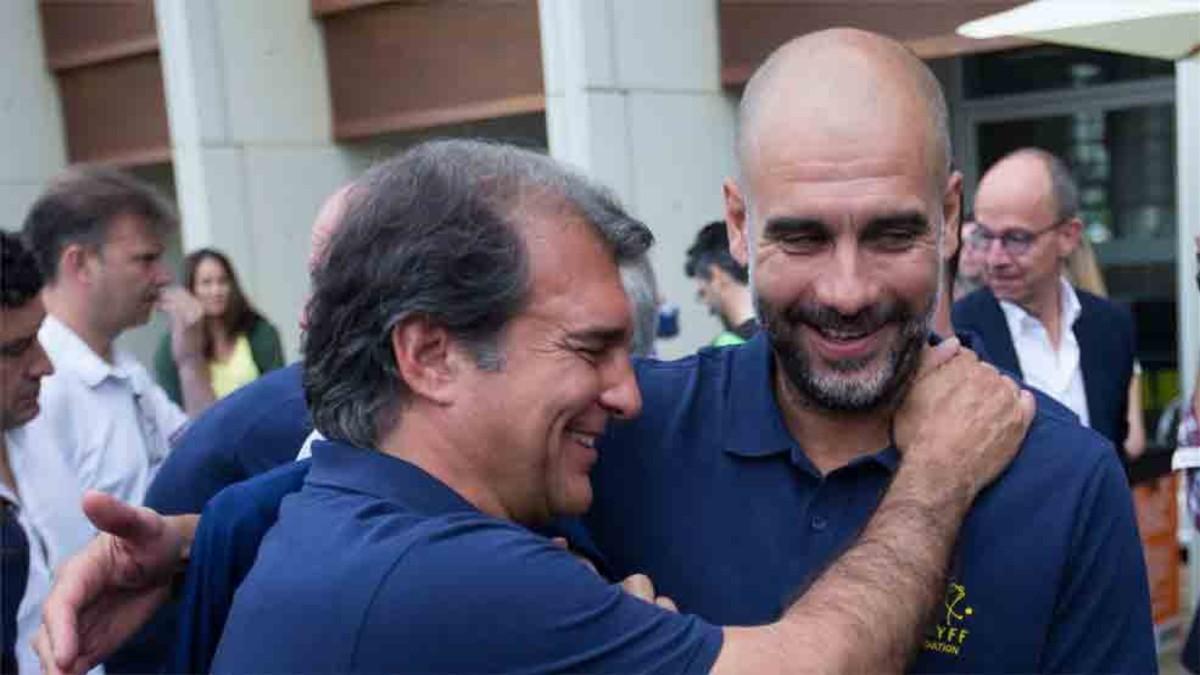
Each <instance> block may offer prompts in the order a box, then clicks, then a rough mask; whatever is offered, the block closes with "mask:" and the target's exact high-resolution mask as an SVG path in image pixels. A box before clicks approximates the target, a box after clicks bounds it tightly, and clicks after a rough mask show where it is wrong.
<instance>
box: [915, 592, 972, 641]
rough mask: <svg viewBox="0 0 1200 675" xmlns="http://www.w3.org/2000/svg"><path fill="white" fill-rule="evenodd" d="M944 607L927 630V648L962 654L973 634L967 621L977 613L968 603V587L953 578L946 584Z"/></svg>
mask: <svg viewBox="0 0 1200 675" xmlns="http://www.w3.org/2000/svg"><path fill="white" fill-rule="evenodd" d="M942 609H943V610H945V611H943V612H940V613H939V614H938V617H937V621H935V622H934V624H933V625H932V626H930V627H929V630H927V631H926V632H925V650H926V651H931V652H939V653H941V654H950V655H951V656H960V655H961V654H962V650H963V648H964V647H965V646H966V644H967V636H968V635H970V634H971V631H969V630H968V629H967V627H966V623H967V622H968V621H969V620H970V618H971V616H972V615H974V614H975V608H973V607H971V606H970V605H968V604H967V587H966V586H964V585H962V584H960V583H957V582H955V581H954V580H953V579H951V580H950V583H949V584H948V585H947V586H946V597H945V599H944V600H943V601H942Z"/></svg>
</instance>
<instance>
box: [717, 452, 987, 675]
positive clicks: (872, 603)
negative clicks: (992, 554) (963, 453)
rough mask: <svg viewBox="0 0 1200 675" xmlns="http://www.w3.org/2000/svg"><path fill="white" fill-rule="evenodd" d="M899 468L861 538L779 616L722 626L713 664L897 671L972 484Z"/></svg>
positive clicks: (936, 588) (930, 603) (941, 577)
mask: <svg viewBox="0 0 1200 675" xmlns="http://www.w3.org/2000/svg"><path fill="white" fill-rule="evenodd" d="M934 479H936V476H934V475H931V472H929V471H928V469H919V468H913V469H910V468H907V467H903V466H902V468H901V469H900V470H899V471H898V472H897V475H896V478H895V480H894V481H893V484H892V486H891V488H890V489H889V490H888V492H887V494H886V495H885V496H884V499H883V502H882V503H881V504H880V506H879V509H878V510H877V511H876V513H875V515H874V516H873V517H872V518H871V520H870V522H868V524H867V527H866V529H865V530H864V531H863V533H862V535H861V537H859V539H858V541H857V542H856V543H855V544H854V545H853V546H852V547H851V548H850V549H848V550H847V551H846V553H845V554H843V555H842V556H841V558H839V559H838V560H837V561H836V562H835V563H833V565H831V566H830V567H829V569H827V570H826V571H825V573H824V574H822V575H821V577H820V578H819V579H818V580H817V581H816V582H815V583H814V584H813V585H812V587H811V588H809V589H808V591H807V592H806V593H805V594H804V595H803V596H802V597H801V598H800V599H799V600H797V601H796V602H795V603H794V604H793V605H792V606H791V607H789V608H788V610H787V612H786V613H785V614H784V616H783V618H782V619H780V620H779V621H778V622H776V623H774V624H771V625H770V626H765V627H760V628H749V629H745V628H743V629H728V630H727V631H726V649H723V650H722V652H721V655H720V658H719V659H718V661H717V664H716V665H717V669H719V670H736V671H744V672H757V671H762V670H780V671H784V670H786V671H790V672H810V671H811V672H822V673H824V672H900V671H902V670H903V669H904V666H905V664H906V663H907V662H908V660H909V658H910V657H911V655H912V654H913V653H914V652H915V649H916V647H917V645H918V642H919V640H920V639H921V636H922V632H923V630H924V628H925V626H926V624H927V619H928V617H929V616H930V613H931V612H932V610H933V609H934V608H935V607H936V605H937V603H938V601H939V600H940V599H941V598H942V597H943V595H944V593H945V570H946V567H947V562H948V560H949V557H950V554H951V551H952V550H953V547H954V540H955V537H956V535H957V533H958V528H959V526H960V525H961V523H962V519H963V517H964V515H965V514H966V512H967V509H968V507H969V505H970V501H971V495H970V490H969V488H968V487H967V486H965V485H955V484H954V483H955V481H943V482H941V483H940V484H938V483H935V480H934Z"/></svg>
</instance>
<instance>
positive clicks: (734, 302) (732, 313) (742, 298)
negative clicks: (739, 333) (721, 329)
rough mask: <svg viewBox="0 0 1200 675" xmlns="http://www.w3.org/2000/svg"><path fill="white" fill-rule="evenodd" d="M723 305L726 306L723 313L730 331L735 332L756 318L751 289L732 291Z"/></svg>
mask: <svg viewBox="0 0 1200 675" xmlns="http://www.w3.org/2000/svg"><path fill="white" fill-rule="evenodd" d="M722 304H723V305H724V306H723V307H722V312H721V313H722V315H723V316H724V317H725V321H726V323H727V324H728V325H729V330H735V329H736V328H737V327H738V326H740V325H742V324H744V323H746V322H747V321H749V320H750V319H753V318H754V301H753V300H752V299H751V298H750V291H749V289H746V288H739V289H737V290H735V291H731V292H730V293H728V294H727V297H726V298H725V301H724V302H723V303H722Z"/></svg>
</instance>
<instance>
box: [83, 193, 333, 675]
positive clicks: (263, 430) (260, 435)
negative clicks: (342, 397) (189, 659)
mask: <svg viewBox="0 0 1200 675" xmlns="http://www.w3.org/2000/svg"><path fill="white" fill-rule="evenodd" d="M348 194H349V189H348V187H343V188H340V189H338V190H336V191H335V192H334V193H333V194H331V195H330V196H329V197H328V198H327V199H326V200H325V202H324V203H323V204H322V205H321V207H320V208H319V209H318V213H317V216H316V218H315V220H314V222H313V225H312V232H311V249H310V251H311V253H310V259H309V263H308V264H309V267H310V268H311V267H312V266H313V265H314V264H315V262H314V261H315V260H316V259H317V258H318V257H319V256H320V255H321V251H323V250H324V247H325V245H326V244H327V241H328V238H329V235H330V234H331V233H332V231H333V229H334V227H335V225H336V222H337V220H338V219H339V218H340V217H341V213H342V211H343V210H344V207H345V202H346V199H347V197H348ZM193 256H194V257H195V258H199V257H201V252H197V253H196V254H193ZM195 267H199V266H198V265H197V266H193V267H191V269H195ZM186 276H187V275H185V277H186ZM190 286H192V284H190V283H189V287H190ZM201 295H203V294H201ZM300 323H301V324H303V321H302V320H301V321H300ZM258 325H259V326H263V325H267V326H268V327H269V324H266V322H265V320H264V321H261V322H260V323H259V324H258ZM271 330H272V332H273V330H274V329H273V328H272V329H271ZM252 352H253V350H252ZM160 353H161V352H160ZM300 366H301V364H300V363H293V364H291V365H289V366H286V367H283V368H279V369H276V370H273V371H272V372H269V373H266V374H265V375H263V376H262V377H259V378H258V379H255V380H254V381H253V382H251V383H249V384H247V385H245V386H243V387H241V388H240V389H238V390H237V391H234V392H233V393H232V394H230V395H229V396H226V397H224V398H222V399H221V400H219V401H217V402H216V403H214V404H213V405H212V406H211V407H210V408H208V409H207V410H206V411H205V412H204V414H202V415H201V416H200V417H198V418H197V419H196V420H194V421H193V422H192V423H191V424H189V425H188V427H187V428H186V429H185V430H184V432H183V433H182V434H181V435H180V438H179V439H178V441H177V442H176V444H175V447H174V449H173V450H172V452H171V454H170V455H169V456H168V457H167V459H166V461H165V462H163V465H162V467H161V468H160V469H159V471H158V474H157V475H156V476H155V478H154V481H153V482H152V483H151V484H150V488H149V491H148V492H147V493H146V499H145V505H146V506H148V507H150V508H153V509H155V510H156V511H157V512H158V513H162V514H167V515H182V516H184V517H183V518H181V521H182V522H183V524H184V525H185V529H186V531H187V533H188V535H189V536H190V533H191V531H192V530H193V529H194V528H195V518H196V516H195V514H198V513H200V512H201V511H202V510H203V509H204V507H205V505H206V504H207V503H208V501H209V500H210V499H211V498H212V497H213V496H214V495H216V494H217V493H218V492H220V491H221V490H222V489H223V488H225V487H227V486H229V485H232V484H234V483H237V482H239V481H243V480H246V479H247V478H250V477H252V476H256V475H258V474H260V473H262V472H265V471H268V470H270V469H272V468H274V467H276V466H279V465H280V464H285V463H288V462H291V461H292V460H293V459H295V457H296V454H297V452H298V451H299V449H300V448H301V447H302V446H303V445H305V441H306V439H307V438H308V437H309V435H310V433H311V432H312V421H311V420H310V419H309V414H308V406H307V405H306V403H305V401H304V390H303V388H302V387H301V383H300V379H301V367H300ZM187 514H191V515H187ZM250 560H251V561H252V560H253V558H252V557H251V558H250ZM179 611H180V605H179V603H168V604H167V605H166V606H164V607H163V608H162V609H161V610H159V611H158V612H157V613H156V614H155V616H154V618H153V619H152V620H151V621H150V622H149V623H148V624H147V625H146V626H145V627H144V628H142V629H141V630H140V631H139V632H138V633H137V634H136V635H134V636H133V637H132V638H131V639H129V640H128V641H126V642H125V643H124V644H123V645H122V647H121V649H119V650H118V651H116V652H115V653H114V654H112V655H111V656H107V663H109V664H115V665H117V666H118V667H119V668H120V669H122V670H126V671H128V672H161V671H163V669H164V664H167V663H168V660H169V659H170V657H171V654H172V651H173V648H174V646H175V643H176V639H175V636H176V633H177V626H178V625H179V621H178V614H179ZM185 618H186V617H185ZM184 625H185V626H186V625H187V624H184ZM219 635H220V633H219V631H218V632H217V637H219ZM214 639H215V638H214ZM205 669H207V662H206V664H205ZM174 670H184V668H171V667H169V666H168V667H167V672H172V671H174ZM187 670H194V669H190V668H189V669H187Z"/></svg>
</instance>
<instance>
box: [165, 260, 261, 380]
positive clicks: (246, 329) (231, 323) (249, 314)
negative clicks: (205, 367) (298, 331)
mask: <svg viewBox="0 0 1200 675" xmlns="http://www.w3.org/2000/svg"><path fill="white" fill-rule="evenodd" d="M205 260H215V261H217V263H218V264H220V265H221V267H222V268H223V269H224V270H225V276H226V277H228V278H229V300H228V302H227V303H226V304H225V314H223V315H222V316H221V323H222V324H223V325H224V326H225V330H226V332H228V333H229V335H230V337H234V336H237V335H248V334H249V333H250V331H251V330H253V329H254V324H256V323H258V321H259V319H261V318H262V315H261V314H259V313H258V311H256V310H255V309H254V307H253V306H251V305H250V303H249V301H247V300H246V296H245V294H243V293H242V285H241V284H239V283H238V278H237V273H236V272H234V271H233V264H232V263H231V262H229V258H228V257H226V256H225V254H224V253H221V252H220V251H218V250H216V249H214V248H202V249H199V250H196V251H192V252H191V253H189V254H188V255H187V257H186V258H184V259H183V285H184V287H185V288H187V289H188V291H190V292H191V293H193V294H195V292H196V270H197V269H199V267H200V263H201V262H203V261H205ZM213 349H214V347H213V339H212V334H211V333H209V332H208V331H207V330H206V331H204V357H205V358H206V359H210V360H211V359H212V357H213Z"/></svg>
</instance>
